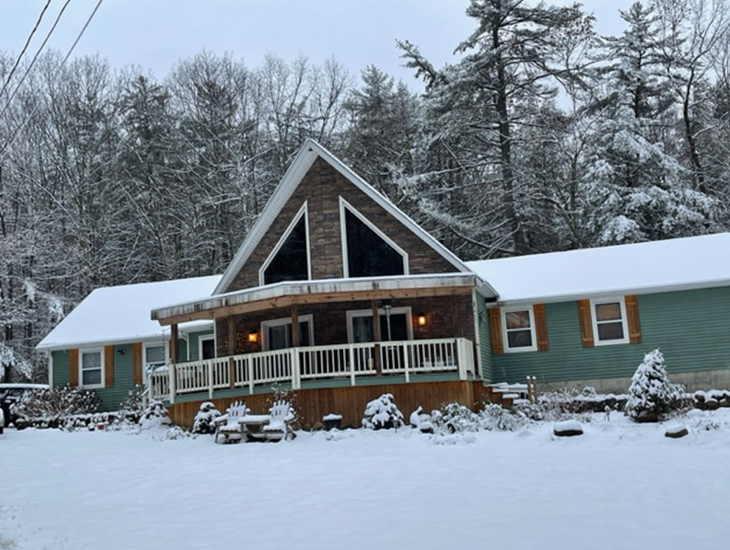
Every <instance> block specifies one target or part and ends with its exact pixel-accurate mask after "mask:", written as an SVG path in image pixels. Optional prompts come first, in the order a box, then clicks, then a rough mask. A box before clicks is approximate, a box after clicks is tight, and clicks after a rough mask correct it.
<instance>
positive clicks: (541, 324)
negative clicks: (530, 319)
mask: <svg viewBox="0 0 730 550" xmlns="http://www.w3.org/2000/svg"><path fill="white" fill-rule="evenodd" d="M532 313H533V316H534V317H535V336H536V337H537V351H547V350H548V349H549V346H548V333H547V322H546V321H545V304H534V305H533V306H532Z"/></svg>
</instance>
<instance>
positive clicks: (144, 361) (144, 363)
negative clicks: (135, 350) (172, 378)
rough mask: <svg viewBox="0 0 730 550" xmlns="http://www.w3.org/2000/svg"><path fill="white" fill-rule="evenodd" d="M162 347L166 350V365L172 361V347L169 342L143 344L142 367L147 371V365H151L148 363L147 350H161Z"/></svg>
mask: <svg viewBox="0 0 730 550" xmlns="http://www.w3.org/2000/svg"><path fill="white" fill-rule="evenodd" d="M160 346H162V347H163V348H164V350H165V363H168V362H169V361H170V345H169V341H167V342H163V343H160V342H143V343H142V366H143V367H144V368H145V369H146V368H147V365H149V364H150V363H148V362H147V349H148V348H159V347H160Z"/></svg>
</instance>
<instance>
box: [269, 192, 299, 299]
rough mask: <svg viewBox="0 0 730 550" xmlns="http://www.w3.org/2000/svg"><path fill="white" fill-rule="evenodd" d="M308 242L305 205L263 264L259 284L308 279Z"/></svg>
mask: <svg viewBox="0 0 730 550" xmlns="http://www.w3.org/2000/svg"><path fill="white" fill-rule="evenodd" d="M308 241H309V239H308V236H307V205H306V204H305V205H304V206H303V207H302V209H301V210H300V211H299V213H298V214H297V215H296V217H295V218H294V221H293V222H292V223H291V225H290V226H289V227H288V228H287V230H286V232H285V233H284V235H283V236H282V238H281V240H280V241H279V242H278V243H277V245H276V247H275V248H274V251H273V252H272V253H271V255H270V256H269V258H268V259H267V260H266V262H264V265H263V267H262V268H261V272H260V278H261V284H264V285H270V284H273V283H278V282H280V281H306V280H307V279H309V245H308Z"/></svg>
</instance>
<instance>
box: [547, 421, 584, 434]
mask: <svg viewBox="0 0 730 550" xmlns="http://www.w3.org/2000/svg"><path fill="white" fill-rule="evenodd" d="M553 431H554V432H558V433H563V432H581V433H582V432H583V426H581V424H580V422H578V421H577V420H563V421H562V422H558V423H556V424H555V428H553Z"/></svg>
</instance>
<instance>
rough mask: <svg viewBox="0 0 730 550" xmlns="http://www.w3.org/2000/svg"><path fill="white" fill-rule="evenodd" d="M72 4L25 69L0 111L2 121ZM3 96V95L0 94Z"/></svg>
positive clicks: (62, 9)
mask: <svg viewBox="0 0 730 550" xmlns="http://www.w3.org/2000/svg"><path fill="white" fill-rule="evenodd" d="M70 3H71V0H66V3H65V4H64V5H63V7H62V8H61V11H59V12H58V15H57V16H56V20H55V21H54V22H53V25H52V26H51V29H50V30H49V31H48V33H47V34H46V37H45V38H44V39H43V42H42V43H41V46H40V48H38V51H37V52H36V53H35V55H34V56H33V59H31V61H30V63H29V64H28V67H27V68H26V69H25V72H24V73H23V76H21V77H20V81H19V82H18V84H17V86H15V89H14V90H13V93H12V94H10V97H9V98H8V100H7V102H5V107H3V110H2V111H0V119H2V117H3V115H4V114H5V111H7V110H8V108H9V107H10V104H11V103H12V102H13V99H14V98H15V96H16V94H17V93H18V92H19V91H20V88H21V87H22V86H23V82H25V79H26V78H27V77H28V74H29V73H30V71H31V69H32V68H33V65H35V62H36V60H37V59H38V56H39V55H40V54H41V52H42V51H43V48H45V46H46V44H47V43H48V40H49V39H50V38H51V35H52V34H53V31H55V30H56V26H57V25H58V22H59V21H60V20H61V16H62V15H63V12H64V11H66V7H67V6H68V5H69V4H70ZM0 95H2V94H0Z"/></svg>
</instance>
